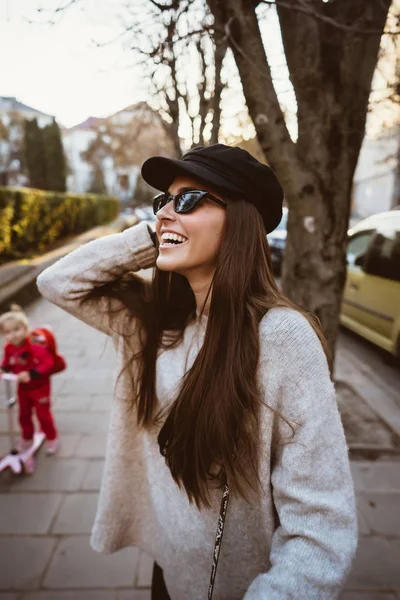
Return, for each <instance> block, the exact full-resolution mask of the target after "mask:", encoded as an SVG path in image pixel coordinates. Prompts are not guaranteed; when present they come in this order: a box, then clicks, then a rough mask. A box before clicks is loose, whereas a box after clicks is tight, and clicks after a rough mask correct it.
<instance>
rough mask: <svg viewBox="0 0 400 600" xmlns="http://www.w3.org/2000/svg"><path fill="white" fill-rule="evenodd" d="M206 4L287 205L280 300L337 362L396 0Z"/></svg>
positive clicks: (213, 0)
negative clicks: (265, 17)
mask: <svg viewBox="0 0 400 600" xmlns="http://www.w3.org/2000/svg"><path fill="white" fill-rule="evenodd" d="M207 2H208V5H209V7H210V9H211V11H212V13H213V15H214V19H215V27H216V29H219V30H220V31H224V32H225V34H226V36H227V38H228V42H229V45H230V47H231V49H232V51H233V54H234V57H235V61H236V65H237V67H238V71H239V74H240V79H241V82H242V86H243V92H244V95H245V97H246V103H247V106H248V109H249V113H250V116H251V118H252V120H253V122H254V125H255V128H256V131H257V136H258V139H259V142H260V144H261V147H262V150H263V152H264V154H265V157H266V158H267V160H268V162H269V163H270V165H271V166H272V168H273V169H274V170H275V172H276V174H277V176H278V178H279V180H280V181H281V183H282V185H283V187H284V190H285V195H286V199H287V201H288V204H289V223H288V238H287V246H286V250H285V262H284V267H283V290H284V292H285V294H286V295H287V296H289V297H290V298H291V299H292V300H294V301H295V302H296V303H297V304H298V305H300V306H302V307H304V308H305V309H307V310H309V311H310V312H312V313H314V314H315V315H316V316H317V317H318V318H319V319H320V321H321V323H322V326H323V328H324V331H325V335H326V336H327V339H328V343H329V346H330V349H331V352H332V354H333V353H334V347H335V341H336V337H337V331H338V319H339V312H340V305H341V299H342V293H343V286H344V282H345V277H346V257H345V247H346V239H347V228H348V219H349V212H350V203H351V189H352V181H353V175H354V171H355V167H356V164H357V159H358V155H359V152H360V147H361V143H362V140H363V137H364V131H365V122H366V114H367V109H368V98H369V94H370V90H371V81H372V76H373V73H374V69H375V65H376V62H377V57H378V52H379V46H380V39H381V35H382V33H383V31H384V27H385V23H386V19H387V15H388V11H389V7H390V4H391V0H379V1H376V2H372V1H371V2H366V1H365V0H329V1H328V2H324V1H323V0H276V1H274V2H272V1H270V0H264V2H258V1H248V2H244V1H243V0H207ZM262 4H265V5H274V7H275V9H276V10H277V15H278V18H279V24H280V28H281V33H282V40H283V47H284V52H285V58H286V63H287V67H288V70H289V77H290V82H291V84H292V85H293V88H294V92H295V95H296V101H297V124H298V137H297V140H296V141H293V139H292V138H291V136H290V134H289V131H288V128H287V125H286V122H285V115H284V112H283V110H282V107H281V106H280V103H279V100H278V97H277V93H276V90H275V87H274V83H273V79H272V75H271V69H270V64H269V62H268V59H267V55H266V50H265V48H264V44H263V40H262V36H261V31H260V24H259V16H258V12H257V10H256V9H257V6H258V5H262ZM266 43H268V42H266Z"/></svg>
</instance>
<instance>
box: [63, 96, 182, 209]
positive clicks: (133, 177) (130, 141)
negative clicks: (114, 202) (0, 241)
mask: <svg viewBox="0 0 400 600" xmlns="http://www.w3.org/2000/svg"><path fill="white" fill-rule="evenodd" d="M99 136H100V137H102V139H103V141H104V142H105V143H106V144H107V143H109V144H110V147H111V148H113V150H111V151H109V152H108V153H105V155H104V157H102V159H101V170H102V173H103V177H104V183H105V186H106V188H107V192H108V193H109V194H112V195H115V196H118V197H119V198H120V199H121V201H122V202H130V201H131V200H132V198H133V195H134V192H135V189H136V184H137V178H138V175H139V170H140V165H141V164H142V162H143V161H144V160H145V159H146V158H147V157H148V156H151V155H152V154H167V155H168V154H170V153H171V148H169V146H168V140H167V139H166V134H165V130H164V129H163V127H162V125H161V123H160V118H159V117H158V115H156V113H155V112H154V111H153V110H152V109H151V108H150V107H149V106H148V105H147V104H146V103H145V102H139V103H138V104H134V105H132V106H128V107H127V108H124V109H123V110H120V111H118V112H116V113H114V114H113V115H110V116H109V117H106V118H95V117H89V118H88V119H86V121H83V122H82V123H79V124H78V125H75V126H74V127H70V128H69V129H64V130H62V137H63V145H64V150H65V153H66V157H67V161H68V165H69V175H68V178H67V187H68V189H69V190H71V191H73V192H76V193H84V192H86V191H88V189H89V188H90V186H91V183H92V179H93V165H91V164H90V163H89V162H87V161H85V160H84V158H83V154H84V152H85V151H86V150H87V149H88V148H89V146H90V145H91V143H92V142H93V141H94V140H95V139H96V138H98V137H99ZM118 144H119V145H120V147H119V149H118ZM121 146H123V149H122V151H121Z"/></svg>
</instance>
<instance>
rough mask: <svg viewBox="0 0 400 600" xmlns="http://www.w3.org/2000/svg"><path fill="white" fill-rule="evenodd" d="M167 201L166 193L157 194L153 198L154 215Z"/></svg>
mask: <svg viewBox="0 0 400 600" xmlns="http://www.w3.org/2000/svg"><path fill="white" fill-rule="evenodd" d="M167 202H168V196H167V194H158V196H155V197H154V198H153V212H154V214H155V215H156V214H157V213H158V211H159V210H161V209H162V207H163V206H165V205H166V204H167Z"/></svg>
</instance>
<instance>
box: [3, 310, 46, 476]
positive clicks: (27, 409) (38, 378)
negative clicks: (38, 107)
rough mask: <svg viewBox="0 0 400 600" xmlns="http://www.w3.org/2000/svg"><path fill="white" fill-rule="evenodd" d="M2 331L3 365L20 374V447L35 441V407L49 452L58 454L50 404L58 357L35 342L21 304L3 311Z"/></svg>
mask: <svg viewBox="0 0 400 600" xmlns="http://www.w3.org/2000/svg"><path fill="white" fill-rule="evenodd" d="M0 331H1V332H2V333H3V334H4V335H5V339H6V344H5V347H4V357H3V361H2V363H1V365H0V369H1V370H2V371H3V372H8V373H14V374H15V375H18V405H19V424H20V426H21V430H22V438H21V440H20V443H19V447H18V450H19V452H24V451H25V450H28V448H29V447H30V446H31V444H32V441H33V433H34V426H33V421H32V411H33V409H35V411H36V416H37V418H38V421H39V423H40V427H41V429H42V431H43V433H44V434H45V436H46V439H47V442H46V452H47V454H54V453H55V452H56V451H57V449H58V437H57V430H56V428H55V425H54V419H53V415H52V413H51V407H50V373H51V372H52V369H53V367H54V357H53V356H52V354H51V353H50V352H49V350H48V349H47V348H45V347H44V346H40V345H38V344H34V343H32V342H31V340H30V338H29V334H30V328H29V322H28V318H27V316H26V315H25V313H24V312H23V311H22V309H21V308H20V307H19V306H17V305H13V306H12V307H11V310H10V311H9V312H6V313H4V314H3V315H1V317H0ZM33 468H34V462H33V464H32V470H33Z"/></svg>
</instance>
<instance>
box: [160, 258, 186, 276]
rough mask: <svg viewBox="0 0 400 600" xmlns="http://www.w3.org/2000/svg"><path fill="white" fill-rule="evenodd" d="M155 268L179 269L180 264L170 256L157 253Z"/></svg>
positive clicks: (161, 269) (163, 269)
mask: <svg viewBox="0 0 400 600" xmlns="http://www.w3.org/2000/svg"><path fill="white" fill-rule="evenodd" d="M156 265H157V268H158V269H160V271H175V272H177V271H179V270H180V268H182V264H181V263H180V261H178V260H174V259H173V258H172V257H168V256H161V255H158V258H157V261H156Z"/></svg>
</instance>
